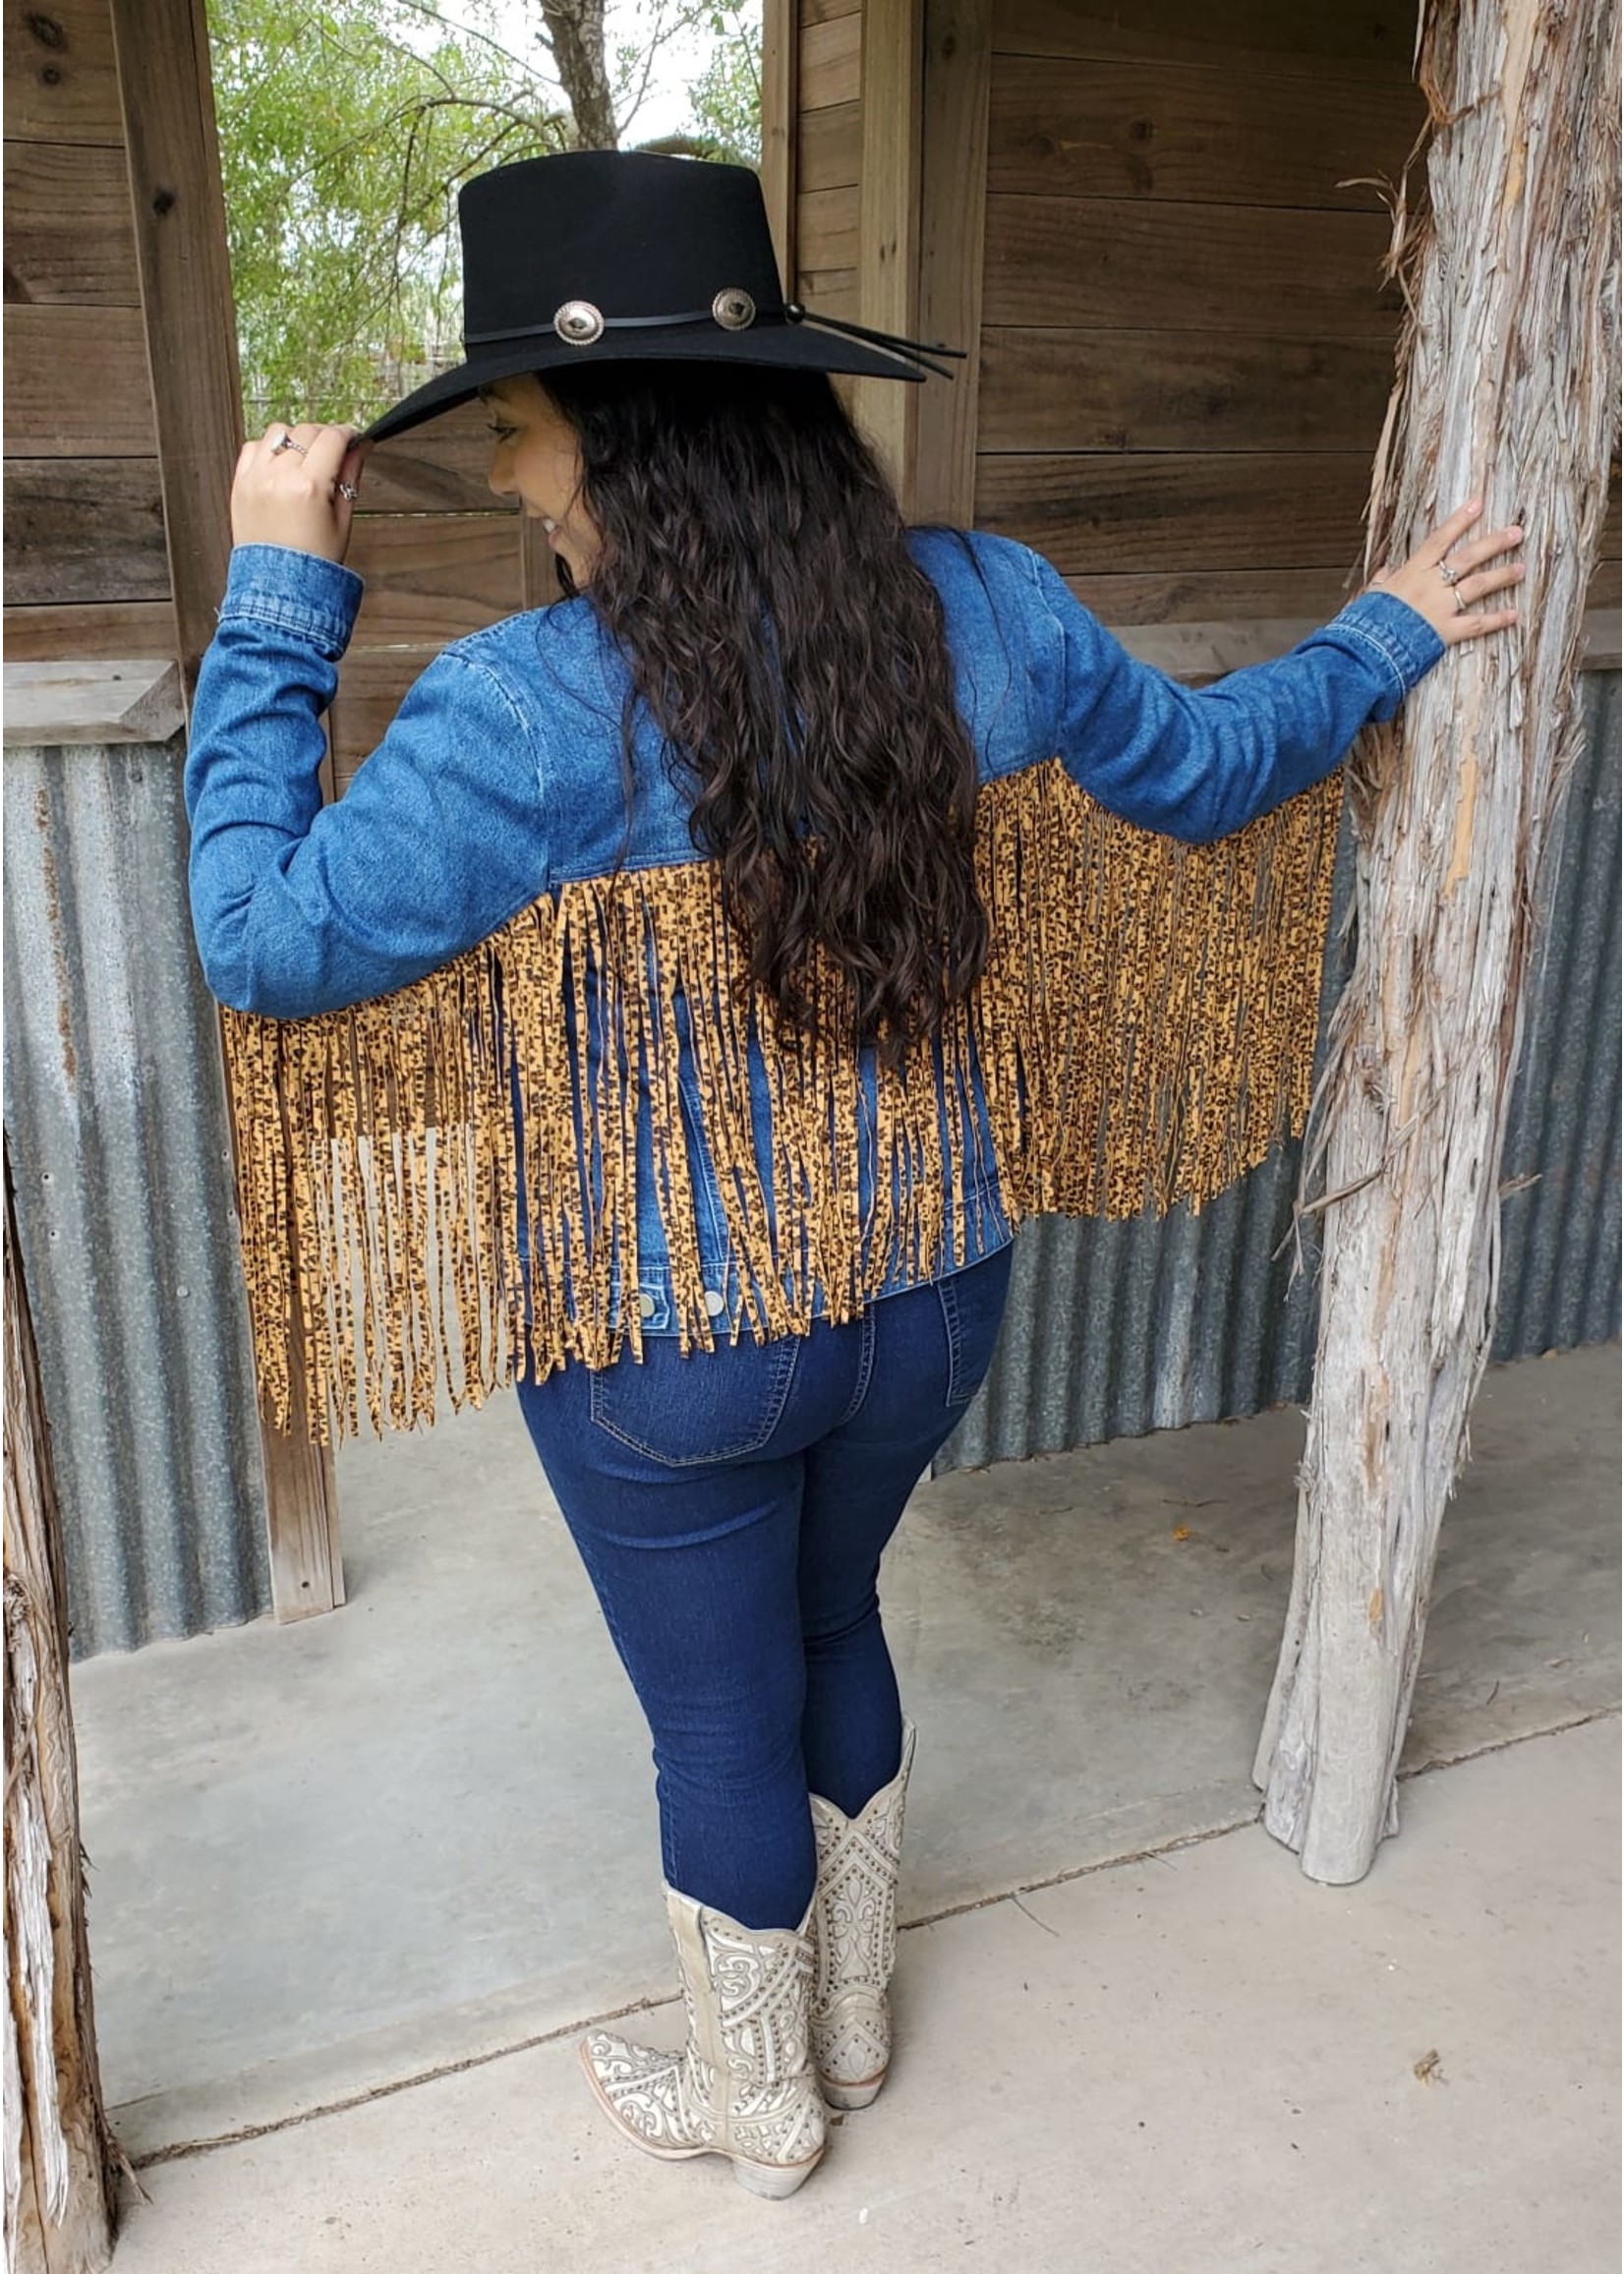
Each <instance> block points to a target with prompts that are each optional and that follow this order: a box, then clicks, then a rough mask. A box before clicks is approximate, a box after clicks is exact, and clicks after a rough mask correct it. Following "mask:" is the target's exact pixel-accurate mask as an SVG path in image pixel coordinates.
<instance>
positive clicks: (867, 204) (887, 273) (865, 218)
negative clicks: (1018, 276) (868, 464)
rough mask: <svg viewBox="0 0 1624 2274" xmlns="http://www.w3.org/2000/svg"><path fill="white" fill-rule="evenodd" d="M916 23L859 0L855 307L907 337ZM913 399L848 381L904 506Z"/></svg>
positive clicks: (893, 385)
mask: <svg viewBox="0 0 1624 2274" xmlns="http://www.w3.org/2000/svg"><path fill="white" fill-rule="evenodd" d="M923 29H924V0H867V5H866V6H865V7H864V9H863V33H862V38H863V44H862V65H861V75H860V82H859V85H860V90H861V92H860V100H861V104H862V122H863V130H862V131H863V142H862V173H861V176H860V191H859V203H858V215H857V316H858V321H860V322H862V323H866V324H870V325H872V326H873V327H874V329H875V330H877V331H893V332H899V333H900V334H901V336H902V337H903V338H905V339H912V338H914V337H916V336H917V309H918V273H919V252H918V249H919V132H920V112H921V96H922V92H923V80H924V54H923V45H922V41H923ZM941 383H943V384H946V383H947V382H946V381H943V382H941ZM918 398H919V388H918V387H917V386H916V385H914V384H913V383H912V382H911V381H910V380H906V379H903V380H897V379H859V380H858V381H857V382H856V385H855V388H854V390H853V401H854V408H855V416H856V419H857V423H858V425H859V426H860V427H861V428H862V430H863V432H864V434H865V435H866V436H867V437H868V438H869V440H870V441H871V442H872V443H873V445H874V447H875V449H876V450H877V451H878V452H879V456H880V461H881V463H882V465H883V466H884V467H885V468H886V471H887V472H888V473H889V474H890V476H891V478H892V481H893V482H894V483H895V484H896V486H897V494H898V496H899V497H900V499H901V501H902V510H903V511H904V512H911V511H912V503H913V455H914V440H915V436H916V433H917V421H918V411H919V400H918Z"/></svg>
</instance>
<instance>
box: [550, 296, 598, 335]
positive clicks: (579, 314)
mask: <svg viewBox="0 0 1624 2274" xmlns="http://www.w3.org/2000/svg"><path fill="white" fill-rule="evenodd" d="M552 328H553V330H554V331H555V332H556V333H557V334H558V337H559V338H560V339H561V340H563V341H564V342H565V343H566V345H568V346H570V347H590V346H591V345H592V343H593V341H594V340H595V339H602V338H603V336H604V318H603V313H602V311H601V310H599V309H596V308H594V307H593V305H592V302H591V301H590V300H566V301H565V302H564V304H563V306H562V308H560V309H559V311H558V313H557V315H556V316H555V317H554V318H553V319H552Z"/></svg>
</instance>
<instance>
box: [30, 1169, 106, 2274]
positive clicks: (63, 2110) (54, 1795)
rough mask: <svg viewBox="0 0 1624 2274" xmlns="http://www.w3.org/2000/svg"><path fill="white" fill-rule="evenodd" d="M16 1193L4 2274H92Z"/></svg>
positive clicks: (82, 2008)
mask: <svg viewBox="0 0 1624 2274" xmlns="http://www.w3.org/2000/svg"><path fill="white" fill-rule="evenodd" d="M5 1180H6V1235H5V1237H6V1254H5V1282H6V1322H5V1334H6V1422H5V1454H6V1515H5V1550H6V1715H5V1719H6V1805H5V1819H6V1824H5V1830H6V1866H5V1880H6V1888H5V1915H6V1989H7V1993H8V1995H7V2001H6V2021H5V2030H6V2035H5V2100H6V2114H5V2169H6V2214H5V2219H6V2267H7V2274H94V2270H95V2269H97V2268H99V2267H102V2266H105V2265H106V2264H107V2262H108V2260H109V2259H110V2258H111V2256H112V2253H113V2224H114V2218H115V2200H116V2196H115V2187H116V2180H115V2171H116V2166H117V2162H118V2150H117V2147H116V2145H115V2143H114V2140H113V2135H112V2133H111V2131H110V2130H109V2128H108V2125H107V2117H106V2112H105V2110H104V2108H103V2106H102V2100H101V2077H100V2073H99V2070H98V2069H97V2066H96V2047H95V2020H94V2012H93V2009H92V2004H91V1997H90V1958H89V1948H88V1944H87V1938H86V1932H85V1869H84V1857H83V1854H82V1851H81V1848H80V1843H79V1770H78V1764H77V1762H76V1760H75V1757H74V1725H73V1719H72V1716H71V1713H70V1711H69V1703H68V1608H67V1604H68V1596H67V1586H66V1582H65V1580H64V1577H63V1570H62V1535H61V1528H60V1525H59V1523H58V1519H57V1508H56V1485H55V1480H54V1478H53V1476H52V1472H51V1447H50V1433H49V1431H48V1429H47V1428H46V1424H45V1411H44V1405H43V1402H42V1400H41V1397H40V1392H39V1365H38V1360H37V1358H36V1356H35V1353H34V1345H33V1327H32V1324H31V1323H30V1320H29V1301H28V1292H27V1290H26V1288H25V1287H24V1284H23V1268H22V1261H21V1252H20V1250H19V1248H18V1245H17V1226H16V1222H15V1220H14V1214H13V1207H12V1187H11V1156H10V1153H9V1152H8V1153H7V1155H6V1161H5Z"/></svg>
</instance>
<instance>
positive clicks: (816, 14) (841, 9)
mask: <svg viewBox="0 0 1624 2274" xmlns="http://www.w3.org/2000/svg"><path fill="white" fill-rule="evenodd" d="M862 5H863V0H801V9H800V18H801V24H802V26H803V27H804V26H806V25H808V24H832V23H833V22H834V20H835V18H836V17H837V16H857V15H860V14H861V13H862Z"/></svg>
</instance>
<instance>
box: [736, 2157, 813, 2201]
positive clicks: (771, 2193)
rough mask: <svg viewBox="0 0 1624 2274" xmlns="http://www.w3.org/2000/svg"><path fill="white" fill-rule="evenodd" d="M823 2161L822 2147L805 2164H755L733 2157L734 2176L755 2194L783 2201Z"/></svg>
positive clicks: (807, 2178) (769, 2199)
mask: <svg viewBox="0 0 1624 2274" xmlns="http://www.w3.org/2000/svg"><path fill="white" fill-rule="evenodd" d="M822 2161H823V2150H822V2149H821V2148H820V2149H819V2151H818V2153H817V2154H816V2155H815V2156H809V2157H808V2158H807V2160H806V2162H805V2163H803V2164H753V2163H746V2162H745V2161H744V2159H743V2158H742V2157H740V2156H735V2157H734V2158H733V2177H734V2179H735V2180H737V2182H738V2184H739V2186H740V2187H748V2188H749V2190H750V2192H751V2194H753V2195H765V2196H766V2197H767V2199H768V2201H769V2202H774V2203H782V2202H783V2198H784V2196H785V2195H792V2194H793V2193H794V2191H795V2189H796V2188H797V2187H800V2186H801V2185H802V2184H803V2183H804V2182H805V2181H807V2180H809V2179H810V2178H811V2177H812V2174H813V2173H814V2172H815V2171H816V2170H817V2168H818V2166H819V2164H821V2163H822Z"/></svg>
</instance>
